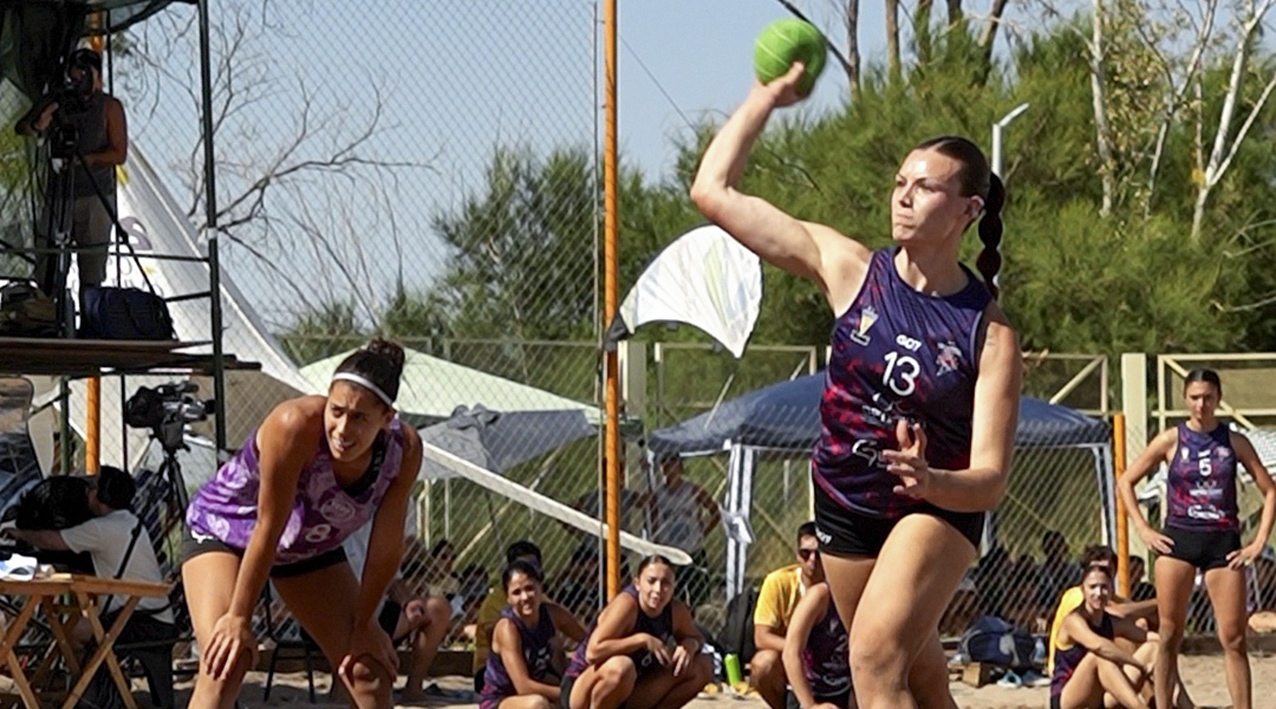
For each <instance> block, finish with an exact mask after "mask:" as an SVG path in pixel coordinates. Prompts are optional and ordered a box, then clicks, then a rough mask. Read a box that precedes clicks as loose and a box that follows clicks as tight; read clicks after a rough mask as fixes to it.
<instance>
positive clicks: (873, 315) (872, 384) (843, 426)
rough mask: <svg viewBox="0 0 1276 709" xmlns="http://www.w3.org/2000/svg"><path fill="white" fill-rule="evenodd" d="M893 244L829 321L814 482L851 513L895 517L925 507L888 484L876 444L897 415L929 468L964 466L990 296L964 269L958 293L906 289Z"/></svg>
mask: <svg viewBox="0 0 1276 709" xmlns="http://www.w3.org/2000/svg"><path fill="white" fill-rule="evenodd" d="M898 250H899V247H895V248H891V249H885V250H882V251H876V252H874V253H873V256H872V259H871V261H870V262H869V267H868V273H867V274H866V276H865V279H864V285H863V286H862V287H861V288H860V292H859V294H858V295H857V296H856V297H855V300H854V301H853V302H852V303H851V306H850V307H849V308H847V310H846V312H845V313H843V314H842V315H841V316H840V317H839V318H838V319H837V322H836V324H835V325H834V327H833V352H832V355H831V357H830V360H829V365H828V369H827V370H826V371H825V384H824V395H823V398H822V400H821V401H820V419H821V422H822V424H823V429H822V431H821V433H820V440H819V443H817V444H816V446H815V453H814V456H813V463H812V472H813V476H814V479H815V482H816V484H818V485H819V486H820V487H821V488H823V489H824V491H825V492H827V493H828V494H829V496H831V497H832V498H833V499H834V500H835V501H837V502H838V504H840V505H842V506H843V507H846V508H848V509H851V510H854V511H856V512H858V513H860V514H865V515H869V516H872V517H882V518H887V519H895V518H898V517H902V516H903V515H905V514H907V513H908V512H909V511H911V510H913V509H915V508H917V507H919V506H921V505H922V504H924V503H923V502H922V501H920V500H914V499H911V498H909V497H906V496H904V495H900V494H896V493H895V492H894V488H895V486H896V485H897V484H899V478H897V477H895V476H894V475H891V474H890V473H889V472H887V470H886V462H885V461H884V460H883V459H882V456H881V452H882V451H883V450H893V449H896V448H898V447H899V446H898V443H897V441H896V438H895V424H896V422H897V421H898V420H899V419H901V418H903V419H906V420H908V421H910V422H912V423H918V424H921V426H922V428H923V429H925V431H926V438H927V448H926V459H927V461H928V462H929V463H930V465H931V467H935V468H941V469H946V470H961V469H964V468H967V467H969V466H970V427H971V417H972V413H973V410H974V396H975V377H976V374H977V369H978V352H977V340H978V338H979V337H980V325H981V324H982V321H983V317H984V310H985V308H987V307H988V303H989V301H991V300H992V296H991V295H989V293H988V289H987V288H985V287H984V284H983V283H982V282H981V281H980V280H979V279H978V278H976V277H975V275H974V274H973V273H971V272H970V269H967V268H966V267H965V266H962V270H963V271H965V272H966V277H967V284H966V287H965V288H963V289H962V290H961V291H960V292H958V293H954V294H952V295H948V296H942V297H941V296H933V295H928V294H926V293H922V292H919V291H916V290H914V289H913V288H912V287H911V286H909V285H908V284H907V283H905V282H904V280H903V279H902V278H900V276H899V273H898V272H897V271H896V270H895V258H894V257H895V254H896V253H897V252H898Z"/></svg>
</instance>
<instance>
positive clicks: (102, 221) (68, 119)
mask: <svg viewBox="0 0 1276 709" xmlns="http://www.w3.org/2000/svg"><path fill="white" fill-rule="evenodd" d="M15 130H16V131H17V132H18V134H19V135H27V136H31V135H40V136H47V137H49V139H50V140H51V141H52V144H51V145H50V150H51V153H52V154H53V156H54V157H55V158H63V159H66V160H67V161H68V162H69V164H70V165H71V168H70V169H71V173H72V177H73V182H72V186H71V193H70V198H71V199H72V200H74V204H73V206H72V208H71V210H70V213H71V220H70V221H71V224H70V236H71V241H72V242H73V243H74V244H75V245H76V246H79V247H91V246H100V247H101V249H100V250H99V249H93V250H92V251H90V252H83V251H82V252H79V253H77V254H76V260H77V263H78V264H79V269H80V289H81V293H83V289H84V288H85V287H86V286H90V285H100V284H101V283H102V282H103V281H104V280H106V261H107V244H108V243H109V241H110V236H111V216H110V212H109V211H108V210H107V204H106V203H105V200H104V199H103V198H104V197H105V198H107V199H111V200H113V199H114V194H115V192H114V184H115V183H114V171H115V166H116V165H122V164H124V160H125V158H127V157H128V126H127V123H126V121H125V118H124V106H123V104H121V103H120V101H119V100H118V99H116V98H115V97H113V96H110V95H108V94H106V93H103V91H102V57H101V55H99V54H98V53H97V52H95V51H93V50H92V49H77V50H76V51H75V52H73V53H72V54H71V56H70V58H69V59H68V60H67V72H66V82H65V84H64V85H63V86H62V87H59V88H57V89H55V90H53V91H52V92H50V94H49V95H47V96H45V97H44V98H43V99H41V100H40V101H37V102H36V104H35V105H34V106H33V107H32V108H31V110H30V111H28V112H27V114H26V115H25V116H23V117H22V119H21V120H19V121H18V124H17V126H16V127H15ZM76 156H82V157H83V158H84V159H83V161H81V160H80V159H79V158H78V157H76ZM95 185H96V189H95ZM49 189H50V191H52V190H53V189H54V180H53V179H52V175H51V176H50V181H49ZM99 191H100V192H101V194H100V195H99ZM50 211H52V210H50ZM47 216H48V215H45V219H42V220H41V222H42V223H41V224H40V225H39V227H38V231H41V232H43V230H45V229H47V227H48V224H47V223H45V222H47ZM55 229H56V227H55ZM42 236H43V237H44V239H46V240H47V239H49V238H51V235H50V234H43V233H42ZM56 263H57V259H56V258H54V257H53V256H51V255H47V254H41V255H40V256H38V257H37V259H36V266H35V278H36V282H37V283H38V284H39V286H40V288H41V289H42V290H44V291H45V292H46V293H48V291H50V290H52V289H53V284H54V273H53V269H54V265H55V264H56ZM48 295H50V296H53V295H54V294H53V293H48Z"/></svg>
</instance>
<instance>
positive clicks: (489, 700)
mask: <svg viewBox="0 0 1276 709" xmlns="http://www.w3.org/2000/svg"><path fill="white" fill-rule="evenodd" d="M501 617H502V618H506V619H509V620H510V621H513V623H514V627H515V628H517V629H518V637H519V640H521V641H522V643H523V662H524V663H526V664H527V674H528V676H529V677H531V678H532V679H533V680H534V681H536V682H546V683H548V682H547V680H548V679H549V678H550V673H551V672H553V667H552V665H551V664H550V661H551V659H552V658H553V650H552V648H551V647H550V641H552V640H553V639H554V619H553V618H552V617H550V614H549V606H546V605H545V604H543V603H542V604H541V613H540V618H539V619H538V620H537V622H536V627H535V628H529V627H527V626H526V625H525V624H524V623H523V620H522V619H521V618H519V617H518V614H517V613H515V612H514V611H513V609H511V608H509V607H506V608H505V610H503V611H501ZM517 694H518V690H517V689H515V687H514V680H513V679H510V674H509V670H507V669H506V668H505V661H504V660H502V659H501V654H500V653H499V652H491V653H488V656H487V666H486V667H485V668H484V669H483V691H482V693H481V696H482V699H481V701H479V709H495V707H496V705H498V704H500V703H501V700H502V699H504V698H506V697H513V696H516V695H517Z"/></svg>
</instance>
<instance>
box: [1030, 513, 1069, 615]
mask: <svg viewBox="0 0 1276 709" xmlns="http://www.w3.org/2000/svg"><path fill="white" fill-rule="evenodd" d="M1041 555H1042V561H1041V566H1039V567H1037V575H1036V584H1037V604H1038V605H1039V606H1041V608H1042V609H1043V611H1042V612H1043V613H1044V612H1046V611H1048V610H1049V609H1050V608H1052V607H1053V606H1054V602H1055V601H1056V600H1058V598H1059V596H1060V595H1062V594H1063V592H1064V591H1066V590H1068V588H1070V587H1071V586H1073V585H1074V584H1075V583H1076V576H1077V570H1076V567H1074V566H1073V565H1072V561H1071V560H1070V559H1069V558H1068V540H1067V539H1066V538H1065V537H1064V536H1063V534H1062V533H1060V532H1057V531H1055V530H1050V531H1048V532H1046V533H1045V534H1043V535H1041Z"/></svg>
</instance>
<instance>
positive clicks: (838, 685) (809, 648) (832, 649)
mask: <svg viewBox="0 0 1276 709" xmlns="http://www.w3.org/2000/svg"><path fill="white" fill-rule="evenodd" d="M828 606H829V607H828V610H827V611H826V612H825V613H824V617H823V618H821V619H820V622H818V623H816V624H815V626H814V627H813V628H811V633H810V635H807V636H806V645H805V646H803V648H802V672H803V674H805V675H806V681H807V683H808V684H810V685H811V694H814V695H815V698H816V700H823V699H827V698H829V697H836V696H838V695H840V694H844V693H846V692H849V691H850V689H851V663H850V642H849V640H848V638H847V632H846V626H845V625H842V619H841V618H839V617H838V615H837V606H835V605H833V599H831V598H830V599H829V602H828Z"/></svg>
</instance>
